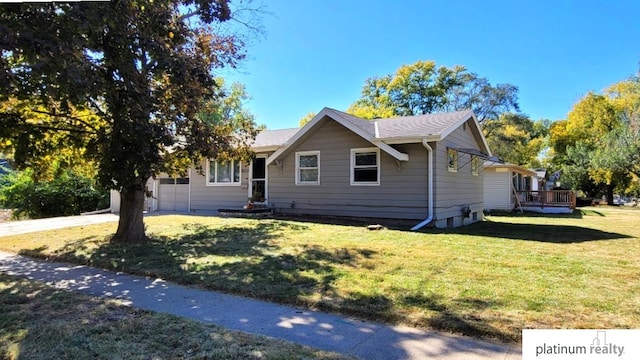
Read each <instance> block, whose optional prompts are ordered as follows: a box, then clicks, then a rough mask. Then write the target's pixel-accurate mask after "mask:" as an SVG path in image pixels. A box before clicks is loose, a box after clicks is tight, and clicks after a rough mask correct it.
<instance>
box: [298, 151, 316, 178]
mask: <svg viewBox="0 0 640 360" xmlns="http://www.w3.org/2000/svg"><path fill="white" fill-rule="evenodd" d="M296 185H320V151H301V152H297V153H296Z"/></svg>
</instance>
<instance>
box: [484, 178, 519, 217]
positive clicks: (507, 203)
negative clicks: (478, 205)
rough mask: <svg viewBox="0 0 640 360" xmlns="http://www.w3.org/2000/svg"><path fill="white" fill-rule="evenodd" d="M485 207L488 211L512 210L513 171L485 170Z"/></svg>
mask: <svg viewBox="0 0 640 360" xmlns="http://www.w3.org/2000/svg"><path fill="white" fill-rule="evenodd" d="M484 207H485V209H488V210H512V209H513V205H512V202H511V171H509V170H508V169H506V168H500V169H498V168H485V169H484Z"/></svg>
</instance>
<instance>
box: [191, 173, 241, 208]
mask: <svg viewBox="0 0 640 360" xmlns="http://www.w3.org/2000/svg"><path fill="white" fill-rule="evenodd" d="M201 165H202V168H203V169H206V166H205V163H204V162H203V163H202V164H201ZM240 167H241V170H240V171H241V174H240V184H239V185H216V186H207V177H206V174H203V175H201V174H198V172H197V171H195V170H194V169H192V170H191V211H192V212H198V211H218V209H224V208H227V209H242V207H243V206H244V205H246V204H247V200H248V198H249V163H245V162H243V163H242V164H241V166H240Z"/></svg>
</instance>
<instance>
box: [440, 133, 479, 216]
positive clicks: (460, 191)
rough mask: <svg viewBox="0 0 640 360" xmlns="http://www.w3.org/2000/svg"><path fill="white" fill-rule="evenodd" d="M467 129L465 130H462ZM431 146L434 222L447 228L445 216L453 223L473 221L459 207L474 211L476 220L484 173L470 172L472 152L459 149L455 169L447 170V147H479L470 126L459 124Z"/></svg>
mask: <svg viewBox="0 0 640 360" xmlns="http://www.w3.org/2000/svg"><path fill="white" fill-rule="evenodd" d="M465 128H466V129H465ZM431 145H432V147H434V158H435V159H434V162H435V169H434V174H435V179H434V192H435V196H434V199H435V204H434V207H435V209H434V212H435V214H434V215H435V219H434V220H435V221H436V226H437V227H446V226H447V219H449V218H451V221H453V224H452V225H453V226H460V225H466V224H469V223H472V222H474V220H473V218H472V217H469V218H465V217H463V216H462V208H463V207H465V206H468V207H470V209H471V212H472V213H476V217H477V220H478V221H479V220H482V215H483V210H484V195H483V191H484V189H483V186H484V182H483V172H482V168H480V169H479V174H478V176H476V175H473V174H471V155H469V154H465V153H462V152H458V171H457V172H450V171H448V169H447V148H471V149H479V146H478V143H477V140H476V138H475V137H474V135H473V134H472V132H471V127H470V126H468V124H467V125H466V126H460V127H459V128H458V129H456V130H454V131H453V132H452V133H451V134H449V136H447V137H446V138H445V139H443V140H441V141H440V142H438V143H436V144H431Z"/></svg>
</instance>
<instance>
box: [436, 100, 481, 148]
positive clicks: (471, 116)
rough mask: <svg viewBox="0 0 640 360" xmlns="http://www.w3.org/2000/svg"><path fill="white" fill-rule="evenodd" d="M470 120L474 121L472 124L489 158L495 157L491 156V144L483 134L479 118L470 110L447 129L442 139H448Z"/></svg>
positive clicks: (442, 134)
mask: <svg viewBox="0 0 640 360" xmlns="http://www.w3.org/2000/svg"><path fill="white" fill-rule="evenodd" d="M470 119H471V120H473V122H472V123H473V127H474V128H475V131H476V132H477V133H478V135H479V136H480V139H481V140H482V144H481V145H482V146H483V147H484V149H485V150H486V151H487V155H488V156H493V154H491V149H489V144H488V143H487V139H486V138H485V136H484V134H483V133H482V128H481V127H480V123H479V122H478V118H476V114H474V113H473V111H472V110H469V111H467V112H466V113H464V114H463V116H461V117H460V119H458V120H457V121H456V122H455V123H453V124H452V125H451V126H449V127H448V128H447V129H445V130H444V131H443V132H442V133H441V134H440V139H444V138H446V137H447V136H449V134H451V133H452V132H453V131H455V130H456V129H457V128H458V127H460V126H462V124H464V123H465V122H467V120H470Z"/></svg>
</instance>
